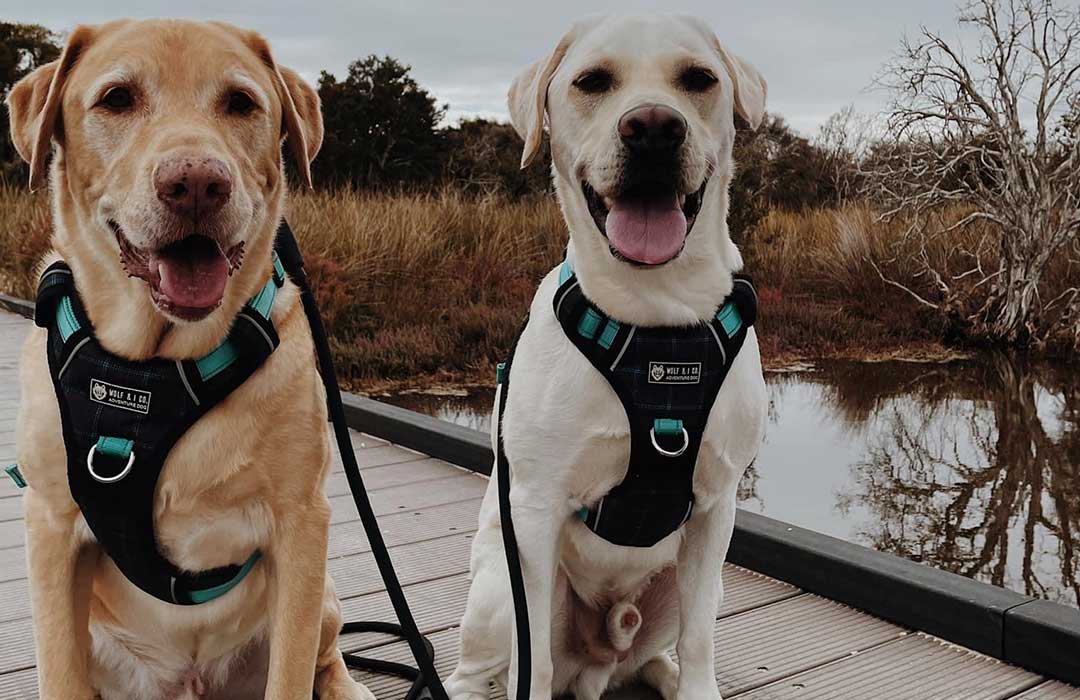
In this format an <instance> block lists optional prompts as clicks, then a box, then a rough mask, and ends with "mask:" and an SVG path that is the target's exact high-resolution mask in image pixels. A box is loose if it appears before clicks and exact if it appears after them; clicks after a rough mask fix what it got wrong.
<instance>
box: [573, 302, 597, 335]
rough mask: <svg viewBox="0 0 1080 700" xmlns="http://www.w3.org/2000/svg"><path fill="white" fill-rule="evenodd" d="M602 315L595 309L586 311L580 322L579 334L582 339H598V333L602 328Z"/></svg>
mask: <svg viewBox="0 0 1080 700" xmlns="http://www.w3.org/2000/svg"><path fill="white" fill-rule="evenodd" d="M600 320H601V319H600V314H598V313H596V310H595V309H586V310H585V313H584V314H582V315H581V320H580V321H579V322H578V327H577V332H578V335H580V336H581V337H582V338H588V339H589V340H592V339H593V338H595V337H596V331H597V329H598V328H600Z"/></svg>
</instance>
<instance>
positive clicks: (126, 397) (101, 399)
mask: <svg viewBox="0 0 1080 700" xmlns="http://www.w3.org/2000/svg"><path fill="white" fill-rule="evenodd" d="M90 398H91V399H93V400H94V401H96V402H98V403H102V404H105V405H106V406H112V407H113V408H122V409H123V410H125V411H133V412H134V413H142V414H144V415H145V414H147V413H150V392H149V391H143V390H141V389H129V388H128V387H126V386H118V385H116V384H109V383H108V382H103V381H101V380H100V379H91V380H90Z"/></svg>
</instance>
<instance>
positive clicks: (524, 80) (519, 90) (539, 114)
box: [507, 28, 577, 168]
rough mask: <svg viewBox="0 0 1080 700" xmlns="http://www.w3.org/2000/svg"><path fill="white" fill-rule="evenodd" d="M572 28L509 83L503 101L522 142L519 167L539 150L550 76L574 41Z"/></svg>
mask: <svg viewBox="0 0 1080 700" xmlns="http://www.w3.org/2000/svg"><path fill="white" fill-rule="evenodd" d="M576 34H577V32H576V28H575V29H571V30H570V31H569V32H567V33H566V35H564V36H563V38H562V39H561V40H559V44H558V45H557V46H556V47H555V50H554V51H552V52H551V55H550V56H548V57H547V58H542V59H540V60H539V61H537V62H536V63H534V64H532V65H531V66H529V67H528V68H526V69H525V71H524V72H523V73H521V75H519V76H518V77H516V78H514V82H513V83H511V84H510V93H509V94H508V95H507V103H508V105H509V108H510V123H511V124H513V125H514V129H515V130H516V131H517V132H518V135H519V136H521V138H522V139H523V140H524V141H525V149H524V151H522V154H521V167H522V168H525V167H527V166H528V165H529V163H531V162H533V159H534V158H536V154H537V153H539V152H540V143H541V141H542V140H543V137H544V119H545V116H546V113H547V91H548V85H549V84H550V83H551V76H553V75H555V71H556V70H558V69H559V64H561V63H562V60H563V57H564V56H566V52H567V50H569V48H570V45H571V44H573V43H574V38H575V35H576Z"/></svg>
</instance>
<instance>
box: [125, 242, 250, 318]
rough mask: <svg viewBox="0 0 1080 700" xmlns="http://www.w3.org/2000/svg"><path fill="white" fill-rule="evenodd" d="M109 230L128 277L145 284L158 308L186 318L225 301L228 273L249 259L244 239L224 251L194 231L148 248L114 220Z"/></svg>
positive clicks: (203, 313) (207, 311)
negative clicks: (140, 244) (135, 243)
mask: <svg viewBox="0 0 1080 700" xmlns="http://www.w3.org/2000/svg"><path fill="white" fill-rule="evenodd" d="M109 228H111V229H112V231H113V233H114V234H115V235H116V242H117V243H118V244H119V246H120V262H121V264H122V265H123V266H124V271H125V272H127V274H128V276H130V277H135V278H138V279H141V280H143V281H144V282H146V284H147V285H149V287H150V297H151V299H153V301H154V303H155V304H156V305H157V307H158V308H159V309H161V310H162V311H164V312H165V313H167V314H169V315H171V316H174V317H176V318H179V319H181V320H184V321H198V320H201V319H203V318H205V317H207V316H209V315H210V313H211V312H213V311H214V309H216V308H217V307H218V306H220V305H221V301H222V299H223V298H224V296H225V285H226V283H227V282H228V280H229V277H230V276H232V273H233V272H235V271H236V270H237V269H239V267H240V265H241V264H242V263H243V260H244V242H243V241H241V242H239V243H237V244H235V245H233V246H232V247H230V248H229V249H228V250H223V249H222V247H221V245H220V244H219V243H218V242H217V241H215V240H214V239H213V238H210V237H208V236H204V235H201V234H198V233H194V234H191V235H188V236H185V237H183V238H181V239H179V240H177V241H173V242H172V243H169V244H168V245H165V246H162V247H160V248H157V249H153V250H149V249H144V248H139V247H136V246H135V245H134V244H133V243H132V242H131V241H130V240H129V239H128V237H127V236H126V235H124V231H123V229H122V228H121V227H120V225H119V224H117V223H116V222H115V221H109Z"/></svg>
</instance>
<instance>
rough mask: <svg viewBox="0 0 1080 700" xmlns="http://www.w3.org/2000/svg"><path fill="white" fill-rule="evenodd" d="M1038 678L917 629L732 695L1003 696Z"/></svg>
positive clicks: (974, 699)
mask: <svg viewBox="0 0 1080 700" xmlns="http://www.w3.org/2000/svg"><path fill="white" fill-rule="evenodd" d="M1039 682H1040V678H1039V676H1037V675H1035V674H1033V673H1029V672H1027V671H1025V670H1023V669H1020V668H1017V667H1015V666H1010V665H1008V664H1006V663H1003V662H1001V661H998V660H996V659H991V658H990V657H988V656H983V655H982V654H978V653H976V652H973V651H969V650H967V649H963V648H961V647H958V646H955V645H953V644H947V643H945V642H942V641H940V640H937V639H934V638H932V637H929V636H927V635H924V634H921V633H918V634H911V635H907V636H906V637H905V638H904V639H900V640H898V641H896V642H894V643H892V644H883V645H881V646H878V647H875V648H873V649H870V650H869V651H866V652H864V653H860V654H858V655H854V656H851V657H850V658H845V659H843V660H840V661H837V662H834V663H830V664H826V665H824V666H822V667H820V668H815V669H813V670H809V671H806V672H804V673H799V674H795V675H791V676H787V677H785V678H784V679H783V680H780V681H778V682H775V683H773V684H771V685H767V686H765V687H762V688H759V689H757V690H754V691H752V692H749V693H745V694H733V695H732V697H737V698H739V700H794V699H796V698H797V699H798V700H833V699H834V698H837V697H842V698H844V700H881V699H882V698H890V699H894V700H927V699H928V698H948V699H949V700H1004V699H1005V698H1009V697H1012V696H1013V695H1015V694H1016V693H1017V692H1018V691H1023V690H1025V689H1028V688H1031V687H1032V686H1035V685H1037V684H1038V683H1039ZM838 693H840V694H838ZM1066 697H1071V698H1076V697H1080V691H1076V690H1075V689H1074V694H1073V695H1072V696H1066Z"/></svg>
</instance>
